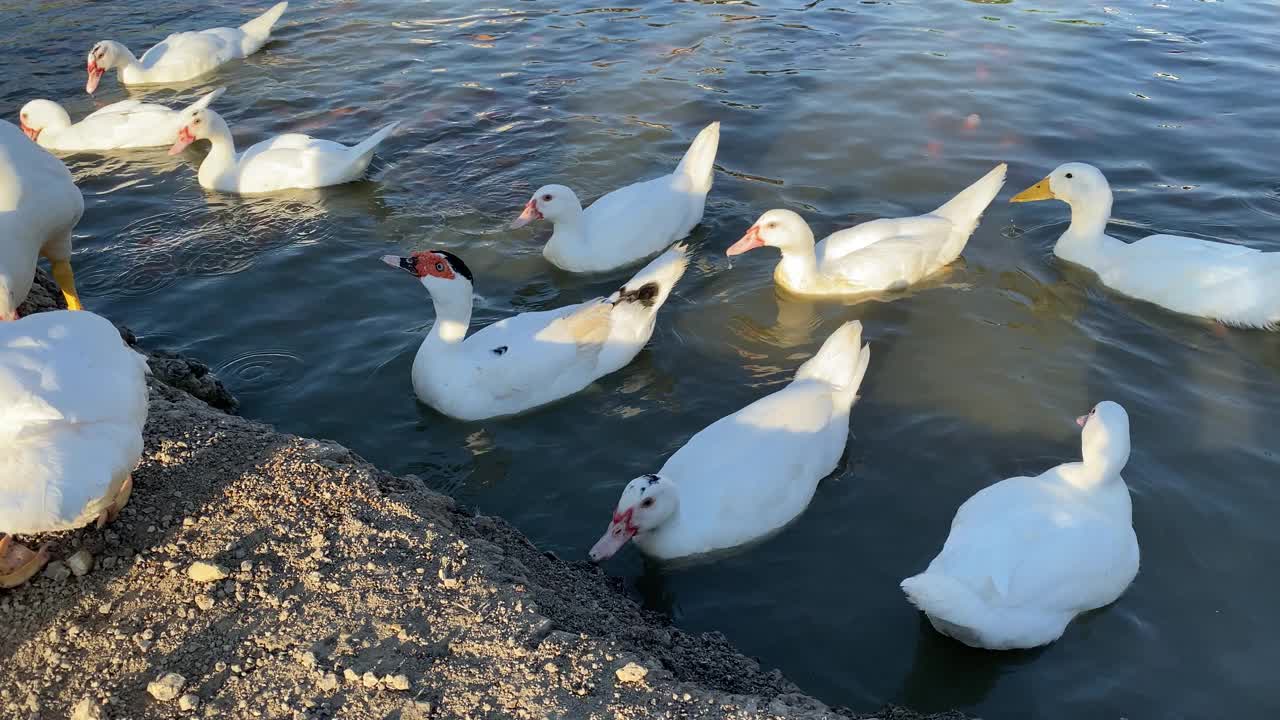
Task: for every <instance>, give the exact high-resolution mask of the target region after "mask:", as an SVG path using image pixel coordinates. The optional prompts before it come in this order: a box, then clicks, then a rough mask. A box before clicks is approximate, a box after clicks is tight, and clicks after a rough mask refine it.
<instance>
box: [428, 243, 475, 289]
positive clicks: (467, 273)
mask: <svg viewBox="0 0 1280 720" xmlns="http://www.w3.org/2000/svg"><path fill="white" fill-rule="evenodd" d="M431 252H433V253H436V254H437V255H443V256H444V259H445V260H448V261H449V265H450V266H452V267H453V269H454V272H457V273H458V274H459V275H461V276H462V277H464V278H466V279H467V281H468V282H470V283H471V284H472V285H474V284H475V282H476V279H475V276H474V275H472V274H471V268H469V267H467V264H466V263H464V262H462V258H460V257H458V256H457V255H454V254H453V253H451V252H449V251H448V250H432V251H431Z"/></svg>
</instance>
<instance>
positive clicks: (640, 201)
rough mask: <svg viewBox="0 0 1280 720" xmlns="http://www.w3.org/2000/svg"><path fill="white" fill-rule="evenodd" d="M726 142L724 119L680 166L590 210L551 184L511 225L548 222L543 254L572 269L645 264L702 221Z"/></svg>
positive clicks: (705, 131) (713, 125)
mask: <svg viewBox="0 0 1280 720" xmlns="http://www.w3.org/2000/svg"><path fill="white" fill-rule="evenodd" d="M719 145H720V123H718V122H713V123H711V124H710V125H708V126H706V127H705V128H703V129H702V132H700V133H698V136H697V137H696V138H694V140H693V143H692V144H691V145H690V146H689V149H688V150H687V151H686V152H685V154H684V157H683V158H681V160H680V164H679V165H677V166H676V169H675V172H672V173H670V174H668V175H663V176H662V177H658V178H654V179H652V180H645V181H643V182H637V183H633V184H631V185H627V186H625V187H621V188H618V189H617V190H614V191H612V192H609V193H606V194H605V195H603V196H601V197H600V198H599V199H597V200H596V201H595V202H594V203H592V204H591V205H590V206H589V207H588V208H587V209H585V210H583V209H582V203H581V202H580V201H579V200H578V196H577V195H576V194H575V193H574V192H573V190H571V189H569V188H567V187H565V186H564V185H544V186H542V187H540V188H538V191H537V192H535V193H534V194H533V197H532V198H530V199H529V202H527V203H525V206H524V211H523V212H521V213H520V216H519V217H518V218H516V219H515V221H514V222H512V223H511V227H513V228H520V227H524V226H525V225H527V224H529V223H531V222H533V221H535V220H549V221H550V222H551V224H552V225H553V226H554V227H555V229H554V230H553V231H552V233H551V239H549V240H548V241H547V244H546V245H544V246H543V248H542V255H543V256H544V257H546V258H547V260H548V261H550V262H551V264H552V265H555V266H556V267H558V268H561V269H563V270H568V271H570V272H582V273H588V272H604V271H606V270H613V269H615V268H620V267H625V266H627V265H631V264H633V263H638V262H640V261H641V260H644V259H645V258H648V257H652V256H654V255H655V254H657V253H659V252H662V250H663V248H666V247H667V246H669V245H671V243H673V242H676V241H677V240H680V239H681V238H684V237H685V236H686V235H688V234H689V231H691V230H693V228H694V226H695V225H697V224H698V223H699V222H701V221H702V213H703V210H704V208H705V206H706V201H707V193H708V192H710V191H711V181H712V178H713V175H714V173H715V161H716V149H717V148H718V147H719Z"/></svg>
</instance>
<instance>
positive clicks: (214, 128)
mask: <svg viewBox="0 0 1280 720" xmlns="http://www.w3.org/2000/svg"><path fill="white" fill-rule="evenodd" d="M181 120H182V126H181V127H180V128H178V140H177V141H176V142H174V143H173V147H171V148H169V154H170V155H177V154H178V153H180V152H182V151H183V150H186V149H187V146H188V145H190V144H191V143H193V142H195V141H197V140H207V139H208V138H210V137H213V136H214V135H215V134H220V133H222V132H230V131H229V130H228V129H227V123H226V121H225V120H223V119H222V116H221V115H219V114H218V113H216V112H214V111H213V110H210V109H209V108H206V107H199V106H198V105H197V106H193V107H190V108H187V109H186V110H183V111H182V116H181Z"/></svg>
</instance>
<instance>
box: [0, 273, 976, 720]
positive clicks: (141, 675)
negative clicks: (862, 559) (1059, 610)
mask: <svg viewBox="0 0 1280 720" xmlns="http://www.w3.org/2000/svg"><path fill="white" fill-rule="evenodd" d="M46 290H47V288H46V287H41V288H38V289H37V291H36V298H35V300H34V303H33V304H34V305H35V306H37V307H40V306H45V307H47V306H50V304H51V302H50V300H49V298H48V296H47V294H46ZM149 354H150V355H151V357H152V367H153V369H154V370H155V372H156V376H155V377H153V378H152V380H151V382H150V389H151V407H150V417H149V418H148V422H147V428H146V450H145V452H144V455H143V459H142V463H141V465H140V467H139V468H138V470H137V471H136V472H135V473H134V483H135V490H134V494H133V499H132V501H131V502H130V504H129V505H128V506H127V507H126V508H125V510H124V512H123V514H122V515H121V517H120V518H119V519H118V520H117V521H116V522H115V523H114V524H112V525H110V526H108V527H107V528H106V529H105V530H102V531H99V530H95V529H92V528H87V529H82V530H78V531H75V532H68V533H59V534H56V535H53V536H47V537H44V538H41V539H48V540H52V541H53V543H54V544H53V553H54V557H55V558H59V559H61V560H68V558H69V557H70V556H72V555H73V554H75V553H77V552H78V551H81V550H83V551H86V552H87V553H88V554H89V555H91V558H90V559H89V563H88V564H89V566H90V569H89V571H88V572H87V574H85V575H83V576H79V575H76V574H74V573H72V572H71V568H70V567H69V566H73V565H76V562H65V563H64V562H58V563H55V564H52V565H51V566H50V568H49V569H48V570H46V572H45V574H44V575H43V576H41V577H39V578H38V579H37V580H36V581H34V582H33V583H31V584H29V585H27V586H26V587H23V588H20V589H18V590H15V591H12V592H8V593H5V592H4V591H0V629H3V632H2V633H0V661H2V662H0V719H3V720H8V719H9V718H46V719H49V718H68V717H75V718H96V717H113V718H125V717H128V718H171V717H177V716H194V717H201V716H203V717H234V718H240V717H252V718H258V717H264V718H302V717H309V718H323V717H342V718H370V719H374V718H376V719H377V720H384V719H388V718H390V719H394V718H401V719H402V720H416V719H418V718H436V717H439V718H513V717H514V718H641V717H670V718H704V717H705V718H712V717H714V718H720V717H741V718H747V717H751V718H758V717H777V718H814V719H816V718H835V717H853V716H850V715H841V714H839V713H837V712H835V711H833V710H831V709H828V708H827V707H826V706H824V705H823V704H821V703H820V702H818V701H816V700H814V699H813V698H810V697H808V696H805V695H803V694H802V693H800V691H799V690H798V688H796V687H795V686H794V685H792V684H791V683H790V682H788V681H787V680H786V679H785V678H783V677H782V675H781V674H780V673H778V672H777V671H769V670H765V669H763V668H761V667H760V665H759V664H758V663H757V662H756V661H754V660H752V659H750V658H748V657H745V656H743V655H741V654H739V653H738V652H737V651H735V650H734V649H733V647H732V646H730V645H729V643H728V642H727V641H726V640H725V639H724V638H723V637H721V636H719V635H717V634H710V635H706V634H704V635H693V634H689V633H685V632H683V631H681V630H678V629H676V628H674V627H671V626H670V625H669V624H667V623H666V622H665V621H664V620H663V619H662V618H661V617H659V616H656V615H652V614H648V613H644V612H642V611H641V610H640V609H639V607H638V606H637V605H636V604H635V603H634V602H632V601H631V600H629V599H628V598H627V597H626V596H625V595H624V594H623V593H621V592H620V591H619V590H618V588H617V587H616V584H615V583H614V582H613V581H611V580H610V579H609V578H608V577H607V576H606V575H605V574H604V573H603V572H602V571H600V570H599V569H597V568H594V567H592V566H590V565H587V564H586V563H569V562H565V561H562V560H559V559H556V558H554V557H550V556H548V555H547V554H544V553H542V552H541V551H539V550H538V549H537V548H536V547H534V546H533V545H532V544H531V543H529V541H528V540H527V539H525V538H524V537H523V536H522V535H521V534H520V533H518V532H517V531H516V530H515V529H513V528H512V527H510V526H509V525H507V524H506V523H505V522H503V521H502V520H499V519H497V518H492V517H485V516H474V515H471V514H468V513H467V512H464V511H463V510H462V509H460V508H458V507H457V506H455V504H454V503H453V501H452V500H450V499H449V498H448V497H445V496H443V495H440V494H438V493H435V492H432V491H430V490H428V489H427V488H426V487H425V486H424V485H423V483H422V482H421V481H420V480H419V479H417V478H415V477H412V476H407V477H396V476H393V475H390V474H388V473H385V472H382V471H380V470H378V469H377V468H375V467H373V466H371V465H369V464H367V463H365V462H364V461H362V460H361V459H360V458H359V457H358V456H356V455H355V454H353V453H352V452H351V451H349V450H347V449H345V448H343V447H341V446H339V445H336V444H333V443H328V442H319V441H315V440H308V439H305V438H298V437H294V436H291V435H284V434H281V433H278V432H276V431H274V430H273V429H272V428H270V427H267V426H265V425H261V424H258V423H254V422H251V421H248V420H245V419H242V418H239V417H236V416H234V415H229V414H227V413H225V412H222V411H220V410H217V409H215V408H213V407H211V406H210V405H209V404H207V403H206V402H204V401H202V400H200V399H197V398H196V397H193V396H192V394H189V392H194V393H195V394H196V395H198V396H200V397H202V398H205V399H207V400H209V401H211V402H213V403H215V404H218V405H219V406H221V407H224V408H234V399H233V398H231V396H230V395H229V394H227V393H226V391H225V390H224V389H222V387H221V385H220V384H219V383H218V382H217V381H216V379H215V378H214V377H213V376H212V374H210V373H209V372H208V368H207V367H205V366H203V365H201V364H199V363H195V362H191V361H188V360H185V359H182V358H178V357H175V356H172V355H162V354H157V353H154V352H151V353H149ZM83 559H85V557H84V556H83V555H81V556H80V557H79V558H77V559H76V560H77V561H79V560H83ZM200 563H203V564H204V565H200ZM193 566H194V567H193ZM78 569H82V568H78ZM170 673H172V674H173V675H168V674H170ZM877 717H882V718H893V719H895V720H898V719H901V720H906V719H907V718H916V717H919V716H916V715H913V714H911V713H908V712H906V711H901V710H896V709H891V708H890V709H886V710H885V711H884V712H883V713H881V714H879V715H877ZM935 717H938V718H941V717H955V718H959V717H960V716H958V715H955V716H935Z"/></svg>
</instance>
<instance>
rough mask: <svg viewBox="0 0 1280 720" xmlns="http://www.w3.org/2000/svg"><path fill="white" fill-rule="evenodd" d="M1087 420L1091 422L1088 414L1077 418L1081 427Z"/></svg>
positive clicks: (1077, 422)
mask: <svg viewBox="0 0 1280 720" xmlns="http://www.w3.org/2000/svg"><path fill="white" fill-rule="evenodd" d="M1087 422H1089V416H1088V415H1081V416H1080V417H1078V418H1076V424H1077V425H1079V426H1080V427H1084V424H1085V423H1087Z"/></svg>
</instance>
